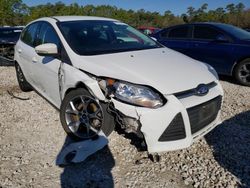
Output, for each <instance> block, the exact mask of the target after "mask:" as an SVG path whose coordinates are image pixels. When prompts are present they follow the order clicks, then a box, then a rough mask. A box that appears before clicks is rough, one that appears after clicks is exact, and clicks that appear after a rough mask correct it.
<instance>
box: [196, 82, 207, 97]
mask: <svg viewBox="0 0 250 188" xmlns="http://www.w3.org/2000/svg"><path fill="white" fill-rule="evenodd" d="M195 90H196V92H195V93H196V95H198V96H204V95H206V94H208V92H209V88H208V87H207V85H205V84H200V85H198V86H197V88H196V89H195Z"/></svg>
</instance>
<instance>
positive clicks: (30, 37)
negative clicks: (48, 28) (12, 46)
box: [21, 23, 38, 46]
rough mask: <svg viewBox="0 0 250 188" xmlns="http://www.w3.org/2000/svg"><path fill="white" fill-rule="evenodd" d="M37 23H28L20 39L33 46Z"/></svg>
mask: <svg viewBox="0 0 250 188" xmlns="http://www.w3.org/2000/svg"><path fill="white" fill-rule="evenodd" d="M37 26H38V23H34V24H31V25H29V26H28V27H27V28H26V29H25V30H24V32H23V33H22V36H21V39H22V41H23V42H25V43H26V44H28V45H30V46H33V44H34V40H35V37H36V31H37Z"/></svg>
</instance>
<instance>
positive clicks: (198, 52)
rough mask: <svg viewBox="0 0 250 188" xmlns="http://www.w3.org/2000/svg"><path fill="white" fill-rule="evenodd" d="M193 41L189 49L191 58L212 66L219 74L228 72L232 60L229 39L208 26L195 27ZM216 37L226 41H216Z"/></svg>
mask: <svg viewBox="0 0 250 188" xmlns="http://www.w3.org/2000/svg"><path fill="white" fill-rule="evenodd" d="M193 29H194V30H193V41H192V42H191V45H190V48H191V49H192V51H193V52H194V54H193V56H192V57H193V58H195V59H197V60H199V61H202V62H205V63H208V64H210V65H212V66H213V67H214V68H215V69H216V70H217V71H218V72H219V73H225V72H228V70H229V69H230V68H231V63H229V62H230V61H232V59H234V57H233V56H234V53H233V48H234V45H233V43H232V42H231V38H230V37H229V36H227V35H226V34H225V33H224V32H222V31H220V30H219V29H217V28H216V27H213V26H210V25H195V26H194V28H193ZM218 36H220V37H223V38H225V39H227V40H226V41H218V40H217V38H218Z"/></svg>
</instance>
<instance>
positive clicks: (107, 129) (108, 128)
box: [60, 88, 115, 140]
mask: <svg viewBox="0 0 250 188" xmlns="http://www.w3.org/2000/svg"><path fill="white" fill-rule="evenodd" d="M80 95H86V96H89V97H92V98H94V97H93V96H92V95H91V94H90V93H89V92H88V91H87V90H86V89H84V88H78V89H75V90H72V91H70V92H69V93H68V94H67V95H66V96H65V97H64V99H63V101H62V104H61V107H60V121H61V124H62V127H63V129H64V130H65V132H66V133H67V134H68V135H69V136H70V137H71V138H73V139H75V140H84V139H83V138H80V137H77V136H76V135H75V134H73V133H72V132H71V130H70V129H69V127H68V126H67V123H66V119H65V111H66V108H67V105H68V103H69V101H70V100H72V99H73V98H75V97H77V96H80ZM99 104H100V105H101V107H102V111H103V117H104V118H103V125H102V128H101V130H102V131H103V133H104V134H105V135H106V136H109V135H110V134H111V133H112V132H113V130H114V127H115V123H114V117H113V116H112V115H111V114H110V113H108V104H106V103H102V102H99Z"/></svg>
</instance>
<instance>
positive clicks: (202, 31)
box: [194, 26, 222, 40]
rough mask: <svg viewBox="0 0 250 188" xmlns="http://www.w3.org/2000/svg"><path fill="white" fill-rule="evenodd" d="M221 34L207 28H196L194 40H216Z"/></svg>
mask: <svg viewBox="0 0 250 188" xmlns="http://www.w3.org/2000/svg"><path fill="white" fill-rule="evenodd" d="M221 34H222V33H221V32H219V31H217V30H216V29H214V28H211V27H207V26H195V28H194V38H196V39H206V40H215V39H216V38H217V36H218V35H221Z"/></svg>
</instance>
